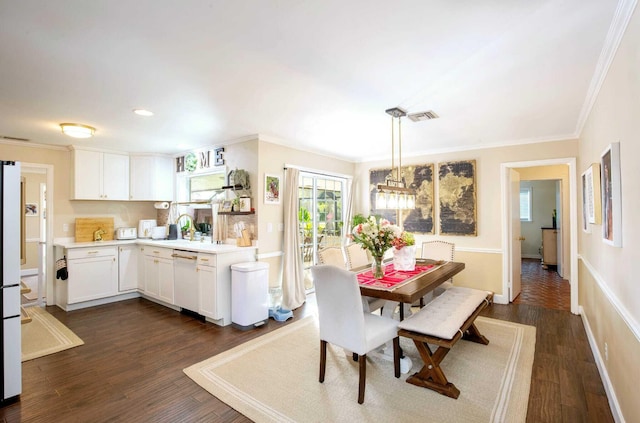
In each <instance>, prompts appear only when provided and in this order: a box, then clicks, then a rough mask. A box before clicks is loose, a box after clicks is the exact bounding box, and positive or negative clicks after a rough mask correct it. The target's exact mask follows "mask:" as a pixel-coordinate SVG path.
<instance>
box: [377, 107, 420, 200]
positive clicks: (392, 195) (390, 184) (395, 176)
mask: <svg viewBox="0 0 640 423" xmlns="http://www.w3.org/2000/svg"><path fill="white" fill-rule="evenodd" d="M385 112H386V113H387V114H389V115H391V175H390V176H388V177H387V179H386V180H385V183H384V184H378V192H377V194H376V209H383V210H412V209H415V208H416V193H415V191H414V190H412V189H411V188H407V186H406V183H405V181H404V177H403V176H402V131H401V126H400V123H401V121H400V119H401V118H402V117H404V116H406V115H407V112H405V111H404V110H402V109H401V108H399V107H394V108H391V109H387V110H385ZM396 120H397V121H398V125H397V126H398V167H397V168H396V167H395V152H396V147H395V122H396Z"/></svg>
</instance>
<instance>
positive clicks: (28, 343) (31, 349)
mask: <svg viewBox="0 0 640 423" xmlns="http://www.w3.org/2000/svg"><path fill="white" fill-rule="evenodd" d="M26 310H27V313H29V316H30V317H31V319H32V320H31V322H29V323H25V324H23V325H21V329H22V361H28V360H33V359H34V358H39V357H43V356H45V355H49V354H53V353H57V352H60V351H64V350H67V349H69V348H73V347H77V346H79V345H83V344H84V341H83V340H82V339H80V338H78V336H77V335H76V334H75V333H73V332H72V331H71V329H69V328H68V327H66V326H65V325H63V324H62V323H60V322H59V321H58V320H57V319H56V318H55V317H53V316H52V315H50V314H49V313H47V311H46V310H45V309H43V308H41V307H37V306H35V307H28V308H27V309H26Z"/></svg>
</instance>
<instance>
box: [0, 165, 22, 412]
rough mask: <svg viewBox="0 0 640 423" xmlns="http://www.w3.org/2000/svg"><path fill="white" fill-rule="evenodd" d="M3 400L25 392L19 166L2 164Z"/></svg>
mask: <svg viewBox="0 0 640 423" xmlns="http://www.w3.org/2000/svg"><path fill="white" fill-rule="evenodd" d="M0 190H2V192H0V214H1V217H0V241H1V242H0V271H1V272H2V282H1V283H2V284H1V285H0V306H1V307H2V310H1V314H2V326H0V342H1V345H0V347H1V349H0V352H1V353H2V360H1V361H0V374H1V375H2V384H1V385H0V401H1V403H2V404H4V403H5V402H10V401H13V400H15V399H17V398H18V396H19V395H20V393H21V391H22V361H21V350H22V346H21V333H20V331H21V328H20V213H24V210H21V207H22V206H21V201H20V163H19V162H10V161H0Z"/></svg>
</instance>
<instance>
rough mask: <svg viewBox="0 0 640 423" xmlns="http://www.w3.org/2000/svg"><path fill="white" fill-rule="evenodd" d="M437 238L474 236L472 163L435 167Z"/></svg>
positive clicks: (474, 199) (474, 168)
mask: <svg viewBox="0 0 640 423" xmlns="http://www.w3.org/2000/svg"><path fill="white" fill-rule="evenodd" d="M438 204H439V212H440V234H441V235H465V236H477V235H478V229H477V204H476V161H475V160H466V161H459V162H444V163H438Z"/></svg>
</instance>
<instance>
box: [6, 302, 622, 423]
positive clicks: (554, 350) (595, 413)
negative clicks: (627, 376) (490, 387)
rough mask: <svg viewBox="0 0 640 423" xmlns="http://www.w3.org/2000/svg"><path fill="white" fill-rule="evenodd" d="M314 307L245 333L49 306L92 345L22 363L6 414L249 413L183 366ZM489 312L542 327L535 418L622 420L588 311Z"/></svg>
mask: <svg viewBox="0 0 640 423" xmlns="http://www.w3.org/2000/svg"><path fill="white" fill-rule="evenodd" d="M314 308H315V301H314V300H313V299H312V297H310V299H309V301H308V302H307V304H305V305H304V306H303V307H301V308H299V309H298V310H296V311H295V313H294V318H293V319H290V320H289V321H288V322H286V323H279V322H275V321H273V320H270V321H269V323H268V324H267V325H265V326H263V327H261V328H257V329H253V330H250V331H240V330H238V329H235V328H232V327H230V326H229V327H224V328H222V327H219V326H216V325H213V324H210V323H204V322H202V321H200V320H197V319H194V318H193V317H190V316H187V315H183V314H180V313H178V312H175V311H173V310H170V309H167V308H165V307H162V306H160V305H157V304H154V303H152V302H150V301H147V300H144V299H133V300H128V301H123V302H120V303H114V304H108V305H103V306H99V307H94V308H90V309H84V310H78V311H74V312H70V313H65V312H63V311H62V310H60V309H58V308H57V307H47V310H48V311H49V312H50V313H51V314H53V315H54V316H55V317H56V318H58V319H59V320H60V321H62V322H63V323H64V324H65V325H67V326H68V327H69V328H71V329H72V330H73V331H74V332H75V333H76V334H77V335H78V336H80V337H81V338H82V339H83V340H84V342H85V345H83V346H80V347H77V348H73V349H70V350H67V351H63V352H60V353H57V354H53V355H50V356H46V357H42V358H38V359H35V360H31V361H28V362H25V363H23V394H22V396H21V399H20V401H19V402H17V403H14V404H12V405H9V406H6V407H4V408H1V409H0V422H8V423H14V422H52V421H55V422H196V421H203V422H246V421H249V420H248V419H247V418H245V417H244V416H242V415H241V414H239V413H237V412H236V411H235V410H233V409H231V408H229V407H228V406H226V405H225V404H224V403H222V402H221V401H219V400H218V399H217V398H215V397H213V396H212V395H210V394H209V393H208V392H206V391H204V390H203V389H202V388H200V387H199V386H198V385H196V384H195V383H194V382H192V381H191V379H189V378H187V377H186V376H185V375H184V373H183V372H182V369H183V368H185V367H188V366H190V365H191V364H194V363H197V362H199V361H202V360H204V359H206V358H209V357H211V356H213V355H215V354H217V353H219V352H222V351H224V350H227V349H229V348H232V347H234V346H236V345H238V344H241V343H243V342H245V341H247V340H249V339H251V338H254V337H257V336H260V335H262V334H264V333H267V332H269V331H272V330H275V329H278V328H280V327H282V326H283V325H285V324H289V323H291V322H292V321H295V320H298V319H300V318H302V317H304V316H305V315H307V314H309V313H313V312H314ZM483 314H484V315H486V316H489V317H494V318H498V319H504V320H509V321H514V322H520V323H524V324H529V325H534V326H536V327H537V328H538V329H537V343H536V352H535V362H534V367H533V378H532V384H531V393H530V396H529V409H528V415H527V421H529V422H562V421H565V422H580V421H591V422H608V421H613V419H612V416H611V413H610V412H609V406H608V402H607V398H606V396H605V393H604V389H603V386H602V382H601V380H600V378H599V375H598V370H597V369H596V366H595V363H594V360H593V356H592V354H591V351H590V349H589V345H588V342H587V339H586V334H585V331H584V328H583V326H582V321H581V320H580V317H579V316H574V315H571V314H570V313H569V312H566V311H559V310H550V309H545V308H542V307H535V306H529V305H523V304H512V305H508V306H507V305H498V304H494V305H493V306H491V307H489V308H488V309H487V310H486V311H485V312H484V313H483ZM310 364H311V365H313V366H316V365H317V363H315V362H314V363H310ZM265 389H269V387H265Z"/></svg>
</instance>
